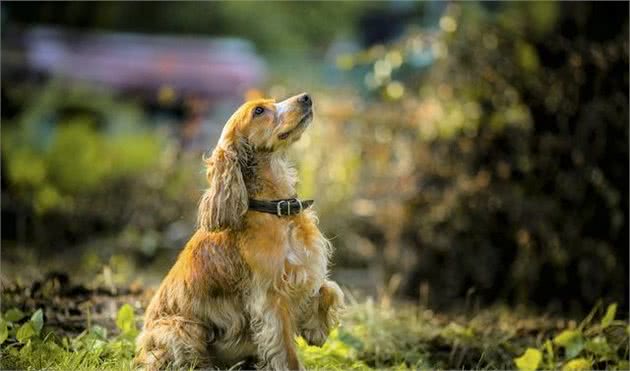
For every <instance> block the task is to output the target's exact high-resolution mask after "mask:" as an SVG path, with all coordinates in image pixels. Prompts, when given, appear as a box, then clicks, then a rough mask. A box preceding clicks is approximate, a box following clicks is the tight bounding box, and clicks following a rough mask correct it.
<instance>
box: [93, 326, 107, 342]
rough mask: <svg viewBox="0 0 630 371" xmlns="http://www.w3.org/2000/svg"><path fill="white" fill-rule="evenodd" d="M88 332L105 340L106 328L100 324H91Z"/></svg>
mask: <svg viewBox="0 0 630 371" xmlns="http://www.w3.org/2000/svg"><path fill="white" fill-rule="evenodd" d="M90 333H92V334H94V336H96V337H97V338H98V339H101V340H107V329H106V328H104V327H102V326H99V325H94V326H92V328H91V329H90Z"/></svg>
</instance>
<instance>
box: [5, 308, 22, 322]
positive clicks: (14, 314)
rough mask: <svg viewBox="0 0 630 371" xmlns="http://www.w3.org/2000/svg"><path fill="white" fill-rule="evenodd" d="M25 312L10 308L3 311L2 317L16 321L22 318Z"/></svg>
mask: <svg viewBox="0 0 630 371" xmlns="http://www.w3.org/2000/svg"><path fill="white" fill-rule="evenodd" d="M24 316H25V314H24V312H22V311H21V310H19V309H17V308H11V309H9V310H8V311H6V312H5V313H4V318H5V319H6V320H7V321H9V322H17V321H19V320H21V319H22V318H24Z"/></svg>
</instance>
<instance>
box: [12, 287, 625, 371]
mask: <svg viewBox="0 0 630 371" xmlns="http://www.w3.org/2000/svg"><path fill="white" fill-rule="evenodd" d="M144 296H146V295H144ZM142 302H143V293H142V292H141V291H140V290H137V291H130V292H118V293H116V294H112V293H111V292H107V291H104V290H100V291H99V290H83V291H81V290H78V292H77V289H76V288H74V289H72V290H70V291H68V290H66V293H65V294H64V295H59V292H56V293H55V287H52V288H46V287H43V288H42V287H37V288H33V287H29V288H27V289H25V288H15V287H14V288H5V289H4V290H3V308H2V319H1V320H0V344H1V345H0V368H2V369H42V368H45V369H58V370H71V369H99V370H101V369H111V370H126V369H131V368H132V363H131V360H132V357H133V340H134V338H135V336H136V335H137V333H138V325H139V319H140V314H141V311H142V309H141V307H142V304H141V303H142ZM37 308H39V309H37ZM134 308H135V309H134ZM616 317H617V313H616V306H615V305H614V304H613V305H609V306H603V305H600V306H597V307H596V308H594V310H593V311H592V313H591V314H590V315H589V316H587V317H586V318H585V319H584V320H583V321H582V322H580V323H577V322H575V321H570V320H564V319H558V318H550V317H548V316H533V315H527V314H522V313H521V314H519V313H516V312H515V311H512V310H509V309H507V308H492V309H486V310H482V311H479V312H477V313H471V314H467V315H444V314H438V313H434V312H432V311H430V310H427V309H423V308H420V307H418V306H413V305H408V304H393V303H391V302H389V301H383V302H380V303H374V302H373V301H371V300H369V299H368V300H362V301H360V302H352V303H350V304H349V307H348V310H347V313H346V314H345V316H344V320H343V324H342V326H341V327H340V328H339V329H337V330H335V331H334V332H333V333H332V334H331V336H330V337H329V339H328V341H327V343H326V344H325V345H324V346H323V347H322V348H317V347H310V346H307V345H306V344H305V342H304V341H303V340H302V339H297V342H298V347H299V351H300V357H301V359H302V361H303V363H304V365H305V366H306V368H308V369H333V370H334V369H383V368H389V369H515V368H519V369H523V370H533V369H563V370H571V369H628V368H630V364H629V363H628V361H627V360H628V342H629V333H630V327H629V326H628V322H627V321H622V320H616V319H615V318H616Z"/></svg>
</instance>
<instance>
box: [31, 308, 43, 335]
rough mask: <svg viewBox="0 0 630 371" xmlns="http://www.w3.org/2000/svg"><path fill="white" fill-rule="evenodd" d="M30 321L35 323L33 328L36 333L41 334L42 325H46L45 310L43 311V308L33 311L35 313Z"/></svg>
mask: <svg viewBox="0 0 630 371" xmlns="http://www.w3.org/2000/svg"><path fill="white" fill-rule="evenodd" d="M30 322H31V324H32V325H33V330H35V333H37V335H39V333H40V332H41V331H42V327H44V312H42V310H41V309H38V310H37V311H35V313H33V315H32V316H31V321H30Z"/></svg>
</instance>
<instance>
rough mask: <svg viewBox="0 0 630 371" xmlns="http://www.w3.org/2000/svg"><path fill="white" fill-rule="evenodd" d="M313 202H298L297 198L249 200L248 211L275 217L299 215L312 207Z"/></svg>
mask: <svg viewBox="0 0 630 371" xmlns="http://www.w3.org/2000/svg"><path fill="white" fill-rule="evenodd" d="M313 202H315V201H313V200H299V199H297V198H285V199H282V200H273V201H263V200H254V199H251V198H250V199H249V209H250V210H253V211H259V212H261V213H268V214H274V215H277V216H291V215H297V214H299V213H301V212H302V211H303V210H305V209H308V208H309V207H311V205H313Z"/></svg>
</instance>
